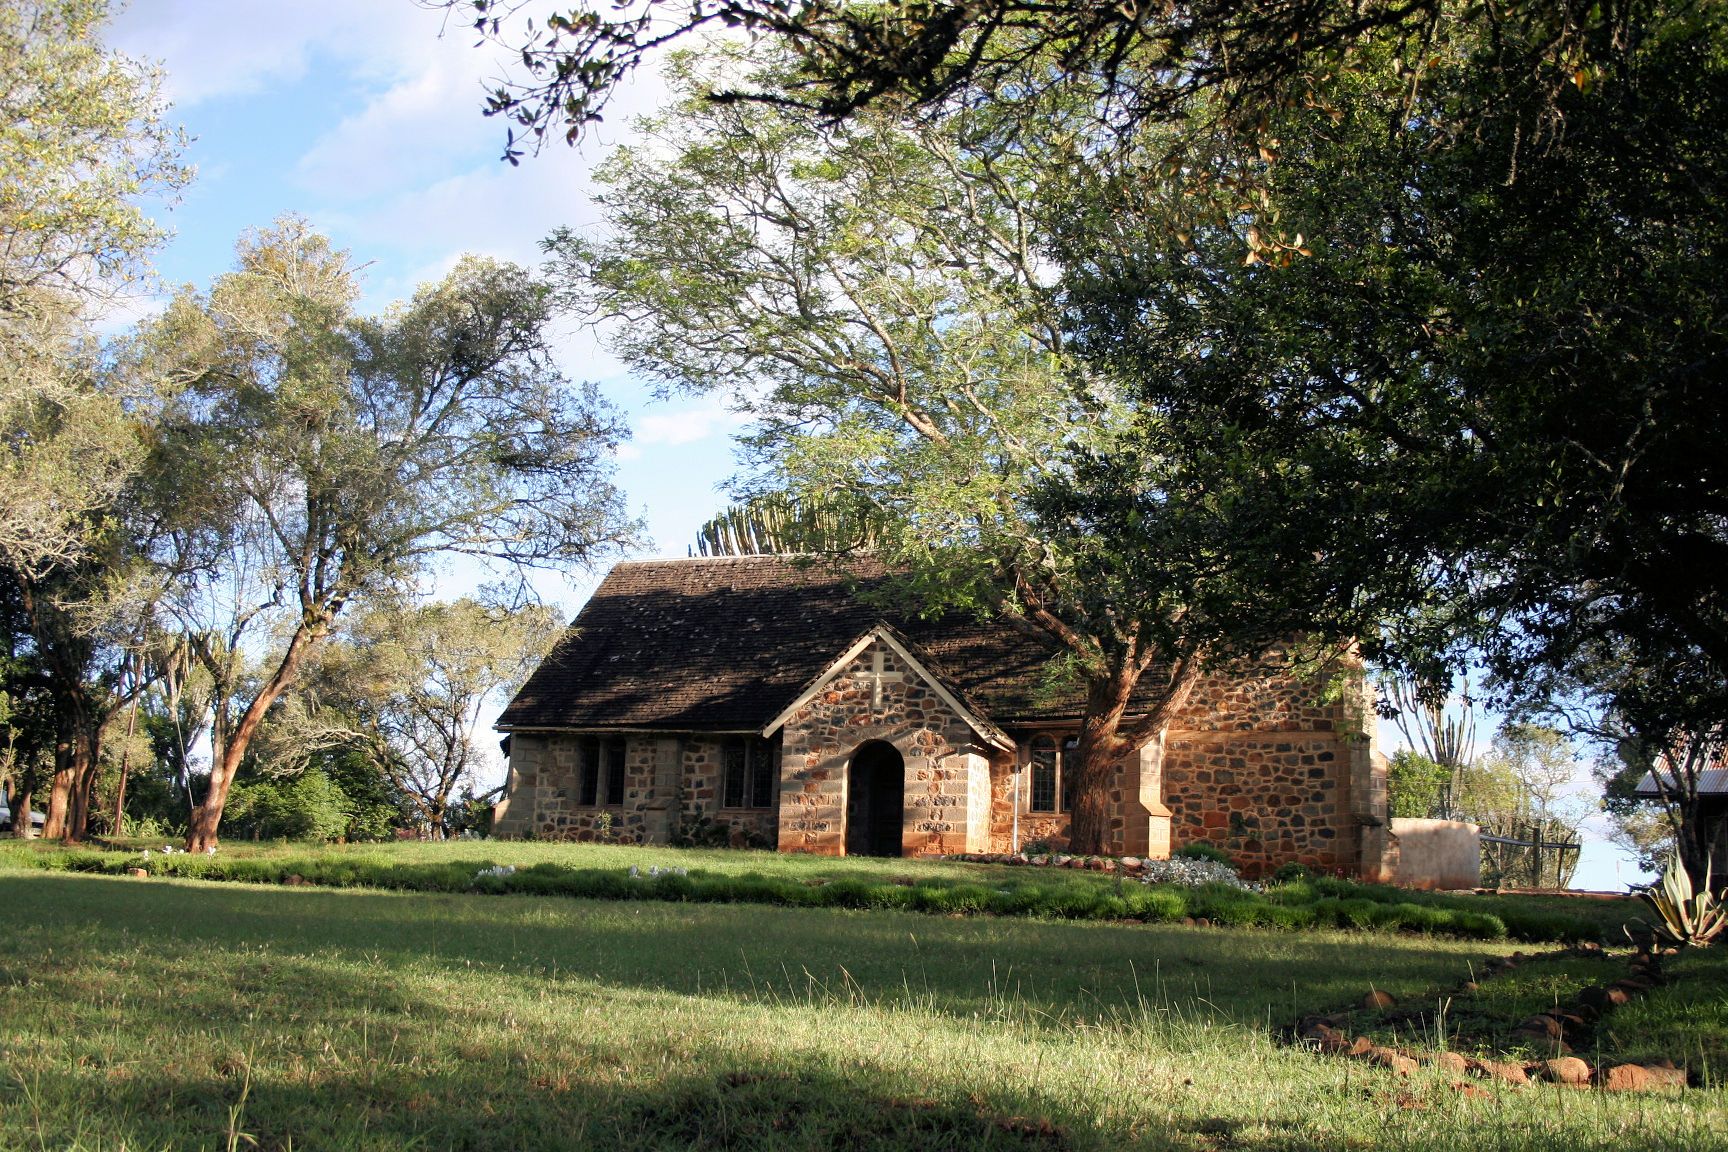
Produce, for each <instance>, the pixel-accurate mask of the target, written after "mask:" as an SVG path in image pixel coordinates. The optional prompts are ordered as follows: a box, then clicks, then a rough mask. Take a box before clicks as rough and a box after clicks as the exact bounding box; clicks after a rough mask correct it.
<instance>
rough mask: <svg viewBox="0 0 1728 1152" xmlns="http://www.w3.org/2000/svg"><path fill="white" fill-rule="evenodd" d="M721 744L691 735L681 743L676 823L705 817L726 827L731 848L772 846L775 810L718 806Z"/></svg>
mask: <svg viewBox="0 0 1728 1152" xmlns="http://www.w3.org/2000/svg"><path fill="white" fill-rule="evenodd" d="M725 743H726V742H725V740H724V739H717V738H715V737H712V736H709V737H700V736H691V737H689V738H687V739H685V740H684V741H683V742H682V751H683V755H682V757H681V759H680V765H681V768H682V771H681V773H680V780H681V781H682V794H681V796H680V798H679V800H680V803H679V806H678V814H679V820H680V824H681V826H683V827H691V826H694V825H696V824H697V823H699V822H700V821H702V820H704V819H706V820H709V821H711V822H712V823H714V824H716V825H719V826H720V827H721V828H724V829H726V830H727V832H728V843H729V844H731V846H732V847H734V848H772V847H774V845H775V843H776V840H777V835H776V828H775V825H776V823H777V821H778V817H779V812H778V811H777V809H775V808H772V807H770V808H722V807H721V806H720V802H721V800H722V799H723V798H724V793H723V792H722V780H721V775H722V773H724V772H725V770H726V769H725V759H724V757H723V755H722V753H721V750H722V749H723V748H724V747H725Z"/></svg>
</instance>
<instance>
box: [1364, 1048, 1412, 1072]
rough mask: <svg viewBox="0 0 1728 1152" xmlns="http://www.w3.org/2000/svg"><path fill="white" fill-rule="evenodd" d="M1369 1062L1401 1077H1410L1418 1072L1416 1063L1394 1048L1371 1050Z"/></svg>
mask: <svg viewBox="0 0 1728 1152" xmlns="http://www.w3.org/2000/svg"><path fill="white" fill-rule="evenodd" d="M1368 1061H1369V1063H1371V1064H1378V1065H1379V1066H1380V1067H1382V1068H1385V1069H1387V1070H1388V1071H1390V1072H1393V1073H1395V1074H1396V1075H1399V1076H1408V1075H1410V1074H1411V1073H1412V1072H1414V1071H1416V1061H1414V1060H1412V1059H1410V1057H1408V1056H1406V1055H1404V1054H1403V1053H1401V1052H1399V1051H1397V1050H1396V1049H1392V1048H1370V1049H1369V1050H1368Z"/></svg>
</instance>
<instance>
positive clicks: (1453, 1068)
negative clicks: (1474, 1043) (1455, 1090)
mask: <svg viewBox="0 0 1728 1152" xmlns="http://www.w3.org/2000/svg"><path fill="white" fill-rule="evenodd" d="M1428 1063H1429V1064H1430V1065H1432V1066H1433V1067H1435V1068H1438V1069H1440V1070H1441V1071H1442V1072H1448V1073H1451V1074H1452V1075H1454V1076H1462V1075H1463V1074H1464V1073H1465V1072H1468V1071H1469V1070H1470V1061H1468V1060H1466V1059H1464V1057H1462V1056H1460V1055H1459V1054H1458V1053H1456V1052H1434V1053H1430V1054H1429V1056H1428Z"/></svg>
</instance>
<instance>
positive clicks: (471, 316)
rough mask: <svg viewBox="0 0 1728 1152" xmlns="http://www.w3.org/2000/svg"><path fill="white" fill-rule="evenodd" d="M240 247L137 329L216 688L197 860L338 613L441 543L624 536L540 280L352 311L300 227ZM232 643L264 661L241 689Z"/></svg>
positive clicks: (413, 579)
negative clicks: (190, 492) (552, 336)
mask: <svg viewBox="0 0 1728 1152" xmlns="http://www.w3.org/2000/svg"><path fill="white" fill-rule="evenodd" d="M238 257H239V259H238V266H237V268H236V270H235V271H234V272H232V273H230V274H228V275H226V276H224V277H222V278H221V279H219V280H218V281H217V282H216V283H215V285H213V287H212V288H211V290H210V291H209V293H208V294H206V295H197V294H188V295H184V296H182V297H180V298H179V299H177V300H176V301H175V302H174V303H173V305H172V306H171V307H170V308H169V309H168V311H167V313H166V314H165V315H164V316H163V318H162V319H161V320H160V321H159V322H158V323H156V324H155V325H154V326H153V327H152V329H151V330H150V332H149V335H148V341H149V347H150V348H151V350H152V352H153V356H152V358H151V359H150V361H149V363H150V364H151V365H152V366H153V367H154V369H155V370H156V371H157V372H158V373H159V374H161V375H162V376H164V377H165V378H167V379H170V380H173V381H175V382H176V383H177V388H178V391H177V394H176V400H175V403H174V404H173V405H172V407H171V408H170V410H169V411H168V412H167V413H166V414H165V417H164V419H163V421H162V432H161V437H160V445H159V448H160V453H159V457H158V460H157V462H156V467H157V469H158V472H157V475H159V476H163V477H180V478H195V482H196V483H197V484H198V485H199V487H200V489H201V491H200V497H199V501H198V507H199V509H200V510H202V511H205V512H207V513H209V515H208V516H207V517H205V518H203V519H199V518H196V517H195V518H193V520H192V522H191V523H189V524H188V525H187V526H186V529H185V530H184V531H183V532H181V533H179V534H178V535H177V536H176V537H175V539H176V540H177V541H179V542H181V544H182V545H183V547H184V549H185V550H186V551H188V552H190V553H191V554H193V555H194V557H195V558H198V559H199V560H200V561H201V564H202V567H199V566H192V565H188V566H187V567H186V571H187V572H188V578H185V579H183V580H182V581H181V583H180V585H179V587H178V588H177V589H176V590H175V592H174V594H173V596H172V597H171V599H170V602H169V603H170V607H171V609H172V610H173V611H174V612H176V613H178V616H179V619H180V620H181V621H182V622H191V624H192V626H191V627H190V628H188V629H187V631H188V632H189V633H190V636H191V640H192V650H193V652H195V653H196V654H197V656H198V658H199V660H200V661H201V662H203V663H204V664H205V666H206V668H207V670H208V671H209V672H210V674H211V676H212V678H213V680H214V681H215V684H216V693H215V694H216V697H217V700H216V703H215V710H216V712H215V715H216V720H215V723H214V725H213V727H212V739H213V744H214V756H213V763H212V767H211V779H210V784H209V790H208V792H207V794H206V795H205V797H204V799H203V800H202V802H201V803H200V804H199V806H198V808H197V810H196V812H195V813H194V814H193V818H192V824H191V829H190V831H189V833H188V836H187V847H188V849H190V850H197V851H202V850H205V849H208V848H211V847H214V845H215V844H216V841H217V836H218V829H219V826H220V822H221V818H222V809H223V805H224V804H225V803H226V800H227V796H228V791H229V789H230V787H231V786H232V784H233V781H234V775H235V772H236V771H237V770H238V768H239V766H240V763H241V761H242V759H243V758H244V757H245V755H246V750H247V747H248V745H249V744H250V742H251V740H252V738H253V736H254V735H255V734H256V732H257V730H258V726H259V725H260V723H261V722H262V721H263V719H264V717H265V715H266V713H267V712H268V711H269V710H270V708H271V706H272V705H273V704H274V703H275V702H276V700H277V699H279V698H280V697H281V695H282V694H283V692H284V691H286V690H287V689H288V687H289V686H290V685H291V684H292V683H293V682H294V680H295V678H296V676H297V675H298V673H299V671H300V668H301V666H302V664H303V663H304V661H305V659H306V657H307V654H308V653H309V651H311V650H312V649H313V648H314V647H316V646H317V645H319V644H321V643H322V642H323V641H324V640H325V638H326V637H328V636H329V635H330V633H331V630H332V629H333V627H334V626H335V623H336V621H337V619H338V617H340V616H341V615H342V613H343V612H344V611H345V610H346V609H347V608H348V607H349V605H350V604H351V603H353V602H354V601H356V600H359V599H364V598H367V597H374V596H387V595H391V594H396V593H400V592H402V591H404V590H407V589H412V588H413V587H415V586H416V585H417V582H418V581H419V580H420V579H421V578H423V577H424V576H425V575H426V574H427V572H428V571H429V570H430V568H431V567H432V566H433V565H435V564H436V563H438V562H439V561H440V560H442V559H445V558H448V557H451V556H456V555H467V556H472V557H475V558H478V559H481V560H488V561H492V562H496V563H501V564H504V565H506V566H510V568H511V570H515V566H518V565H533V564H559V565H572V564H575V565H580V564H587V563H591V562H593V561H594V560H595V559H596V558H598V557H600V556H602V555H604V554H606V553H607V552H608V551H609V550H610V549H612V548H614V547H617V546H620V545H622V544H624V543H626V542H628V541H629V540H630V539H631V538H632V535H633V532H634V530H635V526H634V525H633V524H632V523H631V522H629V521H628V520H627V519H626V518H625V517H624V516H623V515H622V514H621V512H620V509H619V500H618V495H617V493H616V492H615V491H614V489H613V488H612V486H611V484H610V483H609V481H608V477H609V474H610V470H611V466H612V449H613V447H614V445H615V444H616V442H617V439H618V437H619V436H620V435H622V428H621V426H620V425H619V423H618V422H617V420H616V418H615V417H614V416H613V415H612V413H611V412H610V410H609V409H608V408H607V407H606V406H605V405H604V404H603V403H602V402H601V401H600V400H599V398H598V397H597V396H596V394H595V393H594V391H593V390H592V388H586V389H584V388H578V387H575V386H573V385H571V384H570V383H569V382H568V381H566V380H565V379H564V378H563V377H562V376H561V375H560V373H559V372H558V371H557V369H556V368H555V367H554V365H553V363H552V359H551V355H550V352H549V350H548V348H547V346H546V326H547V323H548V322H549V320H550V316H551V313H550V302H549V300H548V293H547V291H546V290H545V289H544V288H543V287H542V286H541V285H539V284H538V283H536V282H535V281H534V279H533V278H532V277H531V276H530V275H528V274H527V273H526V272H524V271H523V270H521V269H519V268H515V267H512V266H510V265H506V264H499V263H496V262H492V261H487V260H480V259H476V258H467V259H465V260H463V261H462V262H461V263H460V264H458V266H457V267H456V269H455V270H454V271H452V272H451V273H450V275H449V276H447V277H446V278H445V279H444V280H443V281H441V282H439V283H437V284H431V285H427V286H425V287H423V288H421V289H420V290H419V291H418V292H417V293H416V294H415V296H414V298H413V299H412V300H411V301H409V302H407V303H406V304H404V305H401V306H399V307H397V308H396V309H393V310H392V311H390V312H389V313H387V314H386V315H384V316H382V317H378V318H367V317H361V316H357V315H355V314H354V312H353V303H354V299H355V296H356V293H357V287H356V280H355V276H354V272H353V269H352V267H351V265H350V263H349V261H348V258H347V256H346V254H345V253H342V252H339V251H336V250H335V249H333V248H332V247H331V246H330V244H329V243H328V242H327V241H326V240H324V239H323V238H322V237H320V236H317V235H316V234H314V233H313V232H312V231H311V230H310V229H309V228H308V227H307V226H306V225H305V223H304V222H303V221H300V220H295V219H286V220H283V221H280V222H278V224H277V225H276V226H275V227H273V228H271V229H268V230H265V231H261V232H256V233H251V234H248V235H247V236H246V237H245V238H243V239H242V241H241V243H240V245H239V249H238ZM167 490H168V491H174V490H175V486H174V485H168V488H167ZM180 491H181V493H182V495H184V493H185V490H184V489H181V490H180ZM197 572H201V573H202V576H201V578H191V577H192V574H194V573H197ZM200 606H201V607H200ZM210 606H220V611H218V612H215V613H214V614H212V613H210V612H209V611H208V609H209V607H210ZM253 622H256V625H257V626H258V627H256V629H254V627H253ZM207 625H209V626H208V627H207ZM264 625H268V626H269V629H268V631H266V630H265V629H264V627H263V626H264ZM266 653H267V655H266ZM242 654H245V655H249V656H251V657H253V658H255V659H256V658H260V657H262V670H261V672H260V673H259V675H258V678H257V679H256V681H248V680H247V679H245V678H243V677H242V676H241V675H240V671H241V669H242V667H243V665H242V663H241V661H240V656H241V655H242Z"/></svg>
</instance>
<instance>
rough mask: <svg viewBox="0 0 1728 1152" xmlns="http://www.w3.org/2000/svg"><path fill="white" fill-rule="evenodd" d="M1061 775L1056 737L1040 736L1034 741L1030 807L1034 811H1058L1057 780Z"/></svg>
mask: <svg viewBox="0 0 1728 1152" xmlns="http://www.w3.org/2000/svg"><path fill="white" fill-rule="evenodd" d="M1058 776H1059V769H1058V766H1057V754H1056V737H1054V736H1038V737H1036V738H1034V739H1033V741H1032V796H1031V804H1030V805H1029V807H1030V808H1031V810H1032V811H1034V812H1054V811H1056V795H1057V792H1056V782H1057V778H1058Z"/></svg>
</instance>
